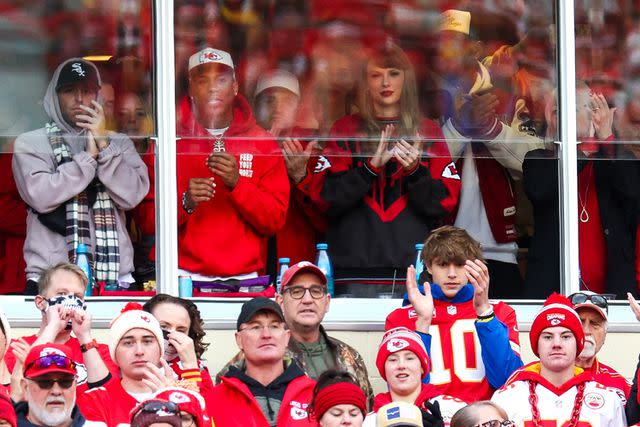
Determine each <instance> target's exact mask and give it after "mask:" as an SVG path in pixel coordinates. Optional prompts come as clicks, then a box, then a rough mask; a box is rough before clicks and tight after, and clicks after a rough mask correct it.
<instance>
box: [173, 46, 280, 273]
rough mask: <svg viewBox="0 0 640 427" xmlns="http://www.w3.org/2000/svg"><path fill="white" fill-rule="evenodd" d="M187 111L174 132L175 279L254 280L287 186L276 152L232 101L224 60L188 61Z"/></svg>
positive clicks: (230, 73) (230, 69) (230, 74)
mask: <svg viewBox="0 0 640 427" xmlns="http://www.w3.org/2000/svg"><path fill="white" fill-rule="evenodd" d="M189 95H190V100H191V102H190V105H189V106H188V108H185V110H186V111H183V113H184V114H181V117H180V119H179V124H178V135H179V136H180V137H182V140H180V141H179V142H178V147H177V151H178V158H177V173H178V177H177V180H178V194H179V196H180V197H179V199H180V203H181V206H180V207H179V209H178V211H179V213H178V224H179V242H180V243H179V251H178V264H179V267H180V269H181V270H182V271H181V274H189V275H191V276H192V277H193V279H194V281H214V280H217V279H220V278H225V277H229V276H234V277H236V278H240V279H243V278H250V277H255V275H256V272H259V271H260V270H261V269H263V267H264V264H265V263H264V253H265V252H264V248H265V245H266V241H267V238H268V237H269V236H271V235H273V234H275V233H276V232H277V231H278V230H279V229H280V228H282V226H283V225H284V222H285V216H286V213H287V206H288V200H289V182H288V179H287V172H286V169H285V165H284V162H283V160H282V155H281V151H280V147H278V145H277V144H276V142H275V141H274V140H273V137H272V136H271V135H270V134H269V133H268V132H267V131H265V130H264V129H262V128H260V126H258V125H257V124H256V122H255V119H254V118H253V115H252V112H251V107H250V106H249V104H248V103H247V101H246V100H245V99H244V97H242V96H241V95H239V94H238V83H237V81H236V79H235V72H234V65H233V60H232V59H231V56H230V55H229V53H227V52H225V51H222V50H217V49H212V48H206V49H203V50H201V51H200V52H197V53H195V54H194V55H192V56H191V58H190V59H189Z"/></svg>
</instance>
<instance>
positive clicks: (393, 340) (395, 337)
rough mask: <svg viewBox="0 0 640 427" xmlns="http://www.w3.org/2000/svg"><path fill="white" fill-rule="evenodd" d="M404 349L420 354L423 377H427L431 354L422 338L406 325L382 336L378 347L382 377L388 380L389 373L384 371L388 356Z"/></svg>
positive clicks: (378, 364) (379, 369) (378, 360)
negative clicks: (428, 352) (429, 354)
mask: <svg viewBox="0 0 640 427" xmlns="http://www.w3.org/2000/svg"><path fill="white" fill-rule="evenodd" d="M402 350H409V351H412V352H414V353H415V354H416V355H417V356H418V358H419V359H420V363H421V364H422V371H423V372H422V378H424V377H426V376H427V374H428V373H429V356H428V354H427V349H426V348H425V347H424V344H423V343H422V339H420V337H419V336H418V334H416V333H415V332H413V331H411V330H409V329H407V328H404V327H398V328H393V329H390V330H388V331H387V333H386V334H385V335H384V336H383V337H382V342H381V343H380V346H379V347H378V356H377V357H376V367H377V368H378V372H380V376H381V377H382V379H383V380H385V381H386V380H387V375H386V374H385V372H384V363H385V362H386V361H387V358H388V357H389V356H391V355H392V354H393V353H397V352H398V351H402Z"/></svg>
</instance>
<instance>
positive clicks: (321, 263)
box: [316, 243, 333, 296]
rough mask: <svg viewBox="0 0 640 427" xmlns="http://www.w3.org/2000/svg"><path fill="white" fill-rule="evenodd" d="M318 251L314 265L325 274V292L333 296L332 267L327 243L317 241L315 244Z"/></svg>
mask: <svg viewBox="0 0 640 427" xmlns="http://www.w3.org/2000/svg"><path fill="white" fill-rule="evenodd" d="M316 249H317V250H318V253H317V255H316V265H317V266H318V268H319V269H320V270H321V271H322V272H323V273H324V275H325V276H327V293H328V294H329V295H331V296H333V267H332V266H331V260H330V259H329V253H328V252H327V249H329V245H327V244H326V243H318V244H317V245H316Z"/></svg>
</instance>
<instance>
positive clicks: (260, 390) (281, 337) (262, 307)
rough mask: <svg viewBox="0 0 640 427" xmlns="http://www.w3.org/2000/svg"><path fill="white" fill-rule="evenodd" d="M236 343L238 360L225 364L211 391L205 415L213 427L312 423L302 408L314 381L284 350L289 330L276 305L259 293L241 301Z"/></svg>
mask: <svg viewBox="0 0 640 427" xmlns="http://www.w3.org/2000/svg"><path fill="white" fill-rule="evenodd" d="M237 329H238V330H237V332H236V343H237V345H238V347H239V348H240V350H241V351H242V352H243V353H244V356H245V359H244V363H243V364H242V365H241V366H240V367H237V366H231V367H230V368H229V371H228V372H227V373H226V374H225V375H224V376H222V377H221V378H220V380H221V383H220V384H219V385H218V386H216V387H215V388H214V390H213V393H212V395H211V400H212V401H213V402H215V404H213V405H211V406H210V407H209V414H210V415H211V418H212V419H213V423H214V424H215V426H216V427H236V426H248V425H252V426H272V427H275V426H276V425H277V426H278V427H289V426H291V427H294V426H309V425H313V423H310V420H309V419H308V416H309V415H308V412H307V407H308V406H309V402H310V401H311V397H312V394H313V387H314V386H315V381H313V380H312V379H311V378H309V377H307V376H306V375H305V374H304V372H303V371H302V369H300V368H299V367H298V365H296V364H295V363H292V362H291V360H290V359H287V358H285V357H284V356H285V351H286V348H287V344H288V343H289V338H290V336H291V333H290V331H289V330H288V329H287V328H286V324H285V321H284V314H283V313H282V309H281V308H280V306H279V305H278V304H276V303H275V302H273V301H272V300H270V299H268V298H264V297H258V298H254V299H252V300H249V301H247V302H246V303H244V304H243V305H242V309H241V311H240V315H239V316H238V321H237Z"/></svg>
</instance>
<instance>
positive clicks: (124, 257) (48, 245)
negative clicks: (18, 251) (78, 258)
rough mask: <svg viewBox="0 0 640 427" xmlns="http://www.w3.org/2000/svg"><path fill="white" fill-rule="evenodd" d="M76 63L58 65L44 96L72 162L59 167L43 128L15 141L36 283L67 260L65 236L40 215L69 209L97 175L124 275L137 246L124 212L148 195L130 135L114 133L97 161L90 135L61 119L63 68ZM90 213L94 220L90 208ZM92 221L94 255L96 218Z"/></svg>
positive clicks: (28, 257) (30, 271)
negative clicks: (110, 210) (112, 215)
mask: <svg viewBox="0 0 640 427" xmlns="http://www.w3.org/2000/svg"><path fill="white" fill-rule="evenodd" d="M78 60H79V58H71V59H69V60H67V61H65V62H63V63H62V64H60V65H59V66H58V68H57V69H56V71H55V72H54V74H53V77H52V78H51V81H50V82H49V86H48V87H47V91H46V94H45V97H44V109H45V111H46V113H47V115H48V116H49V118H50V119H51V120H53V121H54V122H55V123H56V125H57V126H58V128H59V129H61V130H62V137H63V138H64V140H65V142H66V143H67V144H68V146H69V149H70V152H71V155H72V159H73V160H72V161H71V162H68V163H65V164H62V165H60V166H58V165H57V162H56V159H55V155H54V154H53V149H52V148H51V144H50V142H49V138H48V136H47V134H46V132H45V128H44V127H42V128H40V129H37V130H34V131H31V132H26V133H23V134H22V135H20V136H19V137H18V138H17V139H16V142H15V148H14V156H13V165H12V166H13V175H14V178H15V181H16V185H17V187H18V191H19V193H20V196H21V197H22V199H23V200H24V201H25V202H26V203H27V204H28V205H29V206H30V207H31V208H32V209H29V212H28V214H27V238H26V241H25V244H24V259H25V262H26V264H27V269H26V272H27V279H33V280H37V278H38V277H39V276H40V274H42V272H43V270H45V269H47V268H49V267H50V266H52V265H55V264H57V263H59V262H63V261H68V254H67V243H66V238H65V236H63V235H62V234H59V233H56V232H54V231H52V230H51V229H49V228H48V227H47V226H45V225H44V224H42V222H40V220H39V219H38V213H49V212H52V211H54V210H55V209H56V208H58V206H60V205H63V204H65V202H67V201H68V200H69V199H71V198H72V197H74V196H75V195H77V194H79V193H80V192H82V191H83V190H84V189H85V188H87V186H88V185H89V184H90V183H91V181H92V180H93V179H94V178H95V177H96V176H97V177H98V178H99V179H100V181H101V182H102V183H103V184H104V186H105V187H106V190H107V192H108V193H109V196H110V197H111V199H112V200H113V202H114V204H115V205H116V227H117V230H118V241H119V247H120V276H121V277H122V276H124V275H127V274H128V273H131V272H132V271H133V247H132V245H131V239H130V238H129V233H128V232H127V229H126V221H125V211H126V210H129V209H133V208H134V207H136V205H138V203H140V202H141V201H142V199H143V198H144V196H145V195H146V194H147V192H148V191H149V175H148V172H147V167H146V166H145V164H144V163H143V162H142V159H141V158H140V156H139V155H138V153H137V152H136V150H135V147H134V145H133V143H132V142H131V140H130V139H129V138H128V137H127V136H126V135H122V134H119V133H114V132H109V139H110V144H109V146H108V147H107V148H105V149H104V150H103V151H101V152H100V154H98V156H97V158H96V159H94V158H93V157H91V155H89V154H88V153H87V152H85V151H84V150H85V144H86V130H84V129H83V130H81V131H77V130H75V129H74V128H73V127H72V126H70V125H69V124H68V123H67V122H65V120H64V119H63V116H62V113H61V111H60V104H59V102H58V95H57V93H56V84H57V82H58V78H59V75H60V70H61V69H62V67H64V65H65V64H67V63H68V62H72V61H78ZM91 65H92V66H93V67H94V68H95V66H94V65H93V64H91ZM96 72H97V69H96ZM99 78H100V77H99V73H98V79H99ZM34 211H35V212H34ZM89 214H90V216H92V210H91V209H89ZM89 222H90V231H91V246H92V248H91V250H92V252H93V250H94V248H95V228H94V224H93V218H91V220H90V221H89Z"/></svg>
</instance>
